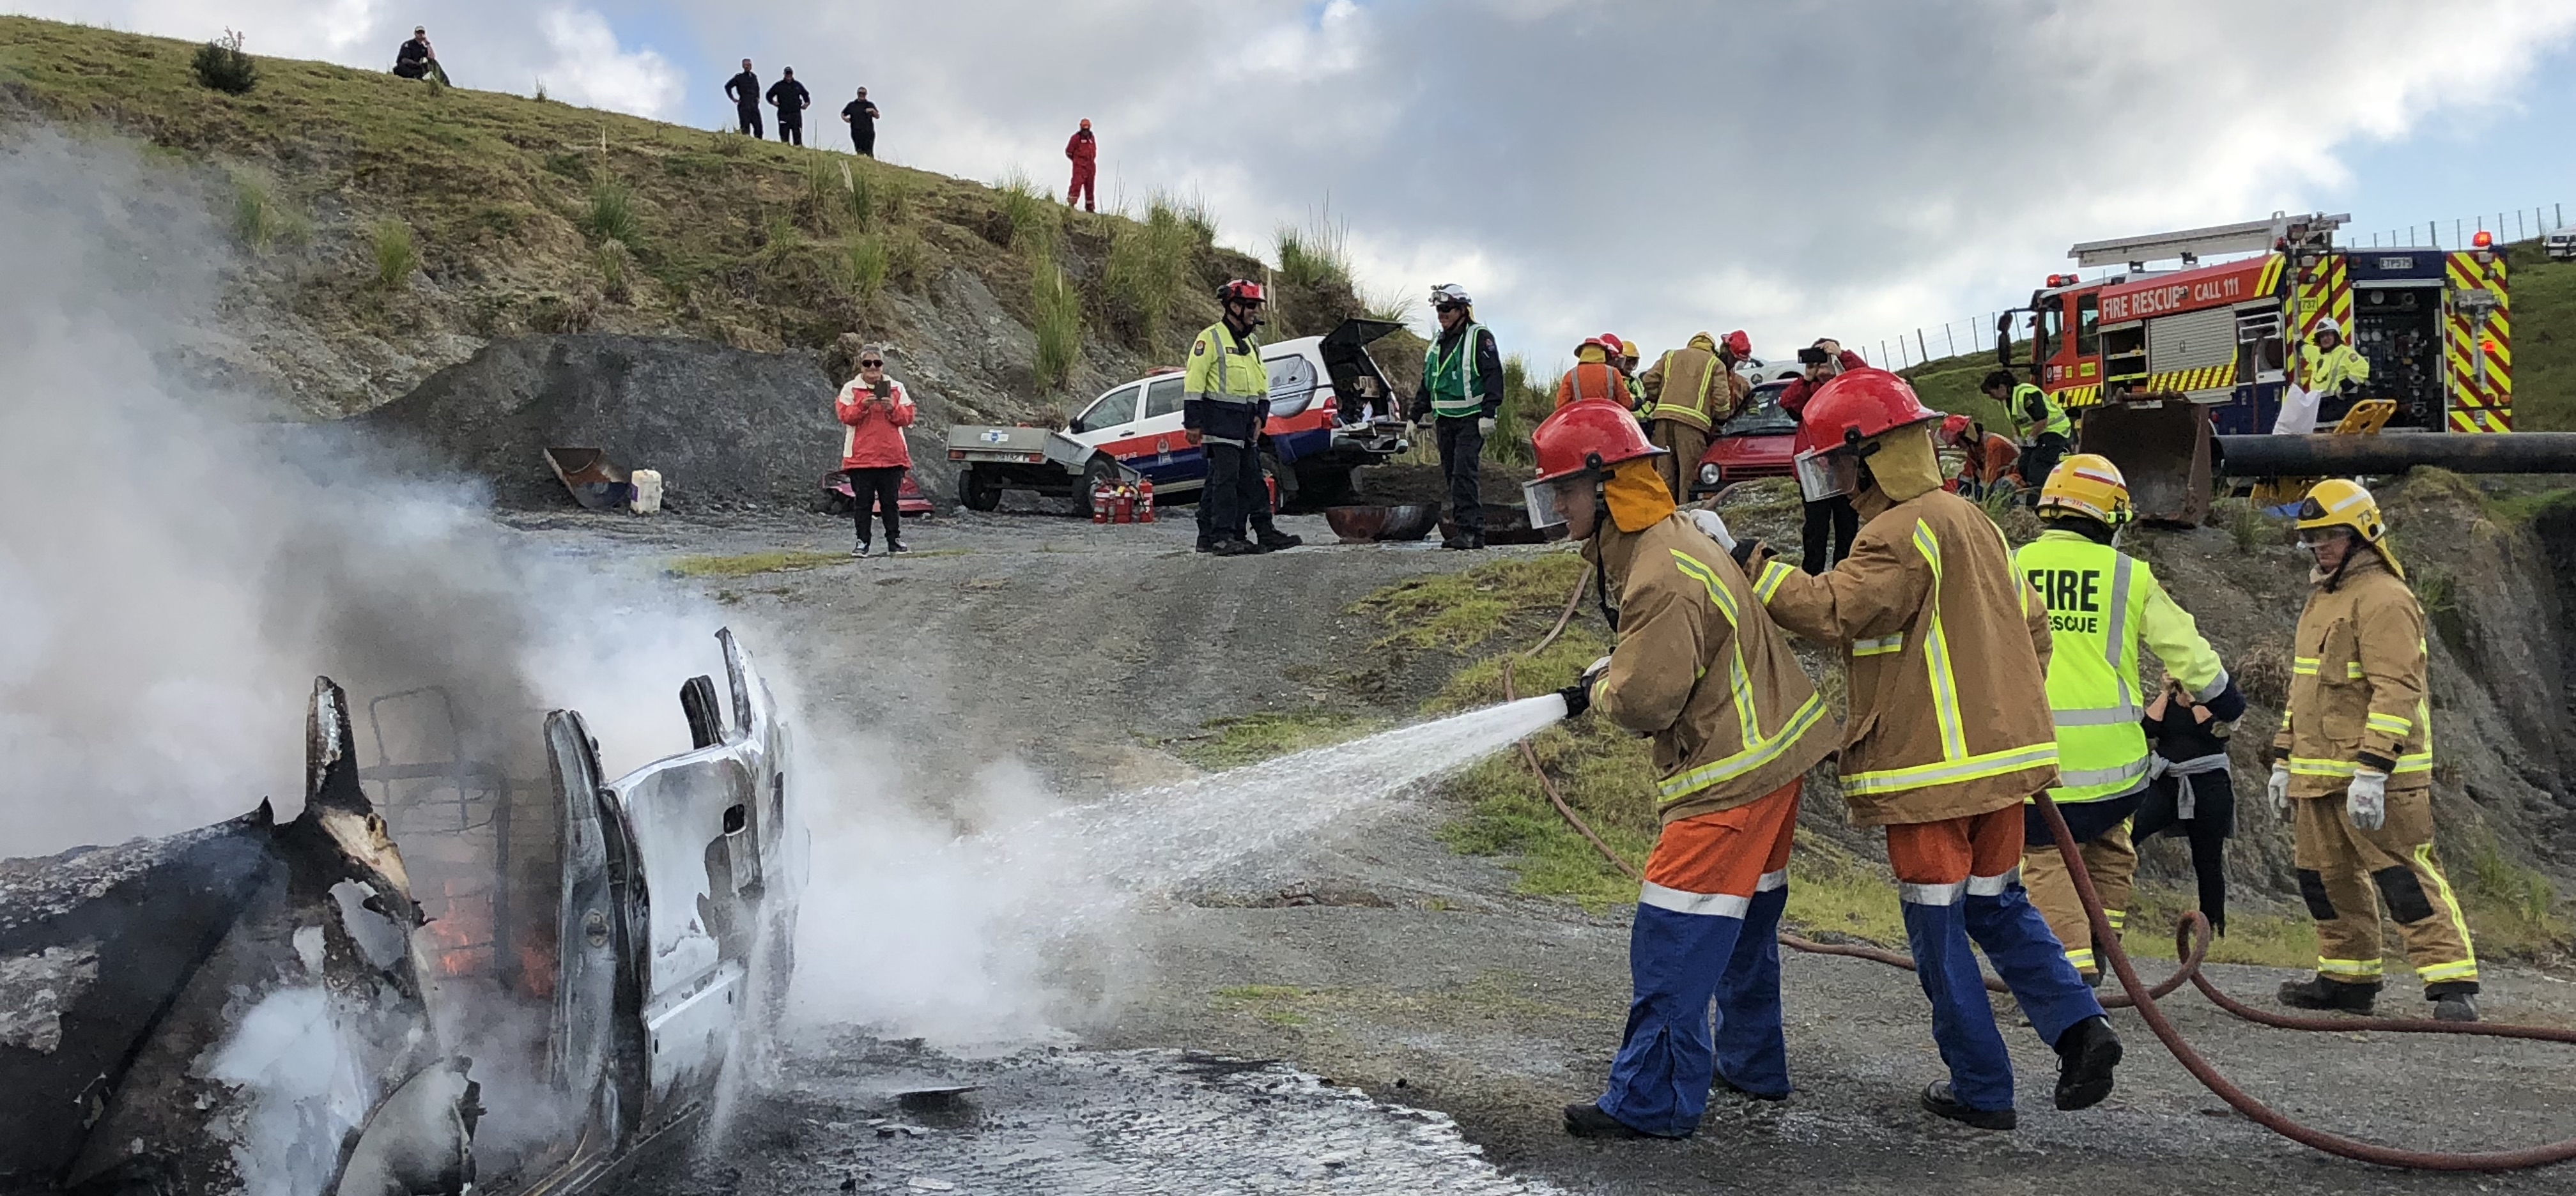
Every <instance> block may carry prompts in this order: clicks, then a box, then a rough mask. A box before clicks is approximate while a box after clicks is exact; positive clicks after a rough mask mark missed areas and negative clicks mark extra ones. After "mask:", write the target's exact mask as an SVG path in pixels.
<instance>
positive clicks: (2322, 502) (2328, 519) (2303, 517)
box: [2299, 478, 2388, 544]
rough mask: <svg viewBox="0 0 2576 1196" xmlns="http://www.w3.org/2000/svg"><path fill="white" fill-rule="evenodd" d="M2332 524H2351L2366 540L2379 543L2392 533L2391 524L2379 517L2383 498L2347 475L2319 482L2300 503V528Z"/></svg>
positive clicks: (2301, 529)
mask: <svg viewBox="0 0 2576 1196" xmlns="http://www.w3.org/2000/svg"><path fill="white" fill-rule="evenodd" d="M2328 527H2348V528H2351V529H2352V530H2353V533H2354V534H2355V535H2358V536H2360V537H2361V539H2362V542H2363V543H2366V544H2377V543H2379V542H2380V539H2381V537H2384V536H2386V535H2387V534H2388V525H2387V524H2386V523H2384V522H2382V521H2381V520H2380V518H2379V500H2378V499H2375V498H2372V497H2371V496H2370V491H2368V490H2364V489H2362V488H2361V483H2359V482H2354V481H2349V480H2347V479H2344V478H2328V479H2326V480H2325V481H2322V482H2319V483H2317V484H2316V485H2315V486H2314V487H2312V488H2310V489H2309V491H2308V497H2307V500H2306V501H2304V502H2301V503H2300V504H2299V530H2300V531H2303V532H2304V531H2310V530H2314V529H2318V528H2328Z"/></svg>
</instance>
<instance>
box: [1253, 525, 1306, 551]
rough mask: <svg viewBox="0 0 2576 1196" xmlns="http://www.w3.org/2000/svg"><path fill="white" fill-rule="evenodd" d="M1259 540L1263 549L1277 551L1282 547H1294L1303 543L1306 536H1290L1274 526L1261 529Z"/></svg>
mask: <svg viewBox="0 0 2576 1196" xmlns="http://www.w3.org/2000/svg"><path fill="white" fill-rule="evenodd" d="M1260 542H1261V547H1262V548H1263V549H1265V550H1267V551H1270V552H1277V551H1279V550H1281V549H1283V548H1295V547H1296V546H1298V545H1300V544H1303V543H1305V542H1306V537H1304V536H1292V535H1289V534H1288V533H1286V532H1283V531H1280V530H1279V529H1278V528H1275V527H1265V528H1263V529H1261V541H1260Z"/></svg>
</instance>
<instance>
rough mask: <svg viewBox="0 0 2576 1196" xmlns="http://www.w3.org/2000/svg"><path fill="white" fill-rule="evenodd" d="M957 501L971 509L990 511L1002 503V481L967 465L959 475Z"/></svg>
mask: <svg viewBox="0 0 2576 1196" xmlns="http://www.w3.org/2000/svg"><path fill="white" fill-rule="evenodd" d="M957 501H958V502H959V503H960V504H961V505H963V506H964V507H965V508H966V509H967V510H969V511H990V510H992V509H994V508H996V507H999V506H1001V505H1002V481H1001V479H1000V478H996V477H993V476H992V475H990V474H987V473H985V472H984V471H983V470H980V469H977V468H975V467H974V466H971V465H970V466H967V467H966V468H965V469H964V470H962V471H960V472H959V473H958V475H957Z"/></svg>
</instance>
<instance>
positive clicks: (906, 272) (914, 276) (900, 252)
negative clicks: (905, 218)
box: [885, 229, 931, 291]
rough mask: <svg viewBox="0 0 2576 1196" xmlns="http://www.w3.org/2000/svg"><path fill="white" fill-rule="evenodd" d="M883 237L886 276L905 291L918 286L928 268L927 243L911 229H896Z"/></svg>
mask: <svg viewBox="0 0 2576 1196" xmlns="http://www.w3.org/2000/svg"><path fill="white" fill-rule="evenodd" d="M885 237H886V278H887V279H888V280H889V281H891V282H893V283H894V284H895V285H896V286H898V287H902V288H903V289H905V290H907V291H909V290H914V289H917V288H919V287H920V285H921V284H922V283H923V282H925V281H927V279H926V278H925V277H924V276H925V275H926V274H927V273H928V271H929V269H930V260H931V257H930V245H929V243H927V242H925V241H923V240H922V239H921V234H919V233H916V232H914V231H912V230H911V229H896V230H895V231H893V232H890V233H887V234H886V235H885Z"/></svg>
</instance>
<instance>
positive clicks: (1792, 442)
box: [1690, 378, 1798, 498]
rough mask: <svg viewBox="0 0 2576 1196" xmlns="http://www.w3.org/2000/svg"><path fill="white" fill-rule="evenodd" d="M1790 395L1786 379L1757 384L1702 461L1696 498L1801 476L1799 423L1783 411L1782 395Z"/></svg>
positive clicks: (1694, 479)
mask: <svg viewBox="0 0 2576 1196" xmlns="http://www.w3.org/2000/svg"><path fill="white" fill-rule="evenodd" d="M1787 389H1789V380H1788V379H1786V378H1776V379H1773V380H1771V381H1769V382H1764V383H1760V384H1757V385H1756V386H1754V388H1753V393H1752V394H1751V395H1749V396H1747V397H1746V398H1745V400H1744V410H1742V411H1740V412H1738V413H1736V415H1735V417H1734V418H1732V419H1729V420H1727V421H1726V422H1725V423H1722V424H1719V425H1718V427H1717V435H1716V436H1715V437H1713V438H1711V439H1710V440H1709V442H1708V452H1706V453H1704V454H1702V455H1701V456H1700V459H1699V472H1697V473H1696V474H1693V475H1692V477H1691V484H1690V492H1691V497H1692V498H1701V497H1704V496H1706V495H1709V494H1714V493H1716V492H1717V491H1719V490H1723V489H1725V488H1726V487H1728V486H1732V485H1734V484H1736V483H1737V482H1749V481H1752V480H1753V479H1755V478H1785V477H1790V476H1792V475H1793V474H1794V473H1795V472H1796V471H1795V469H1794V468H1793V466H1792V464H1791V459H1792V458H1793V457H1794V456H1795V455H1796V447H1797V442H1798V418H1797V417H1796V416H1793V415H1791V414H1789V413H1788V412H1786V411H1782V410H1781V409H1780V392H1781V391H1784V390H1787Z"/></svg>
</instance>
